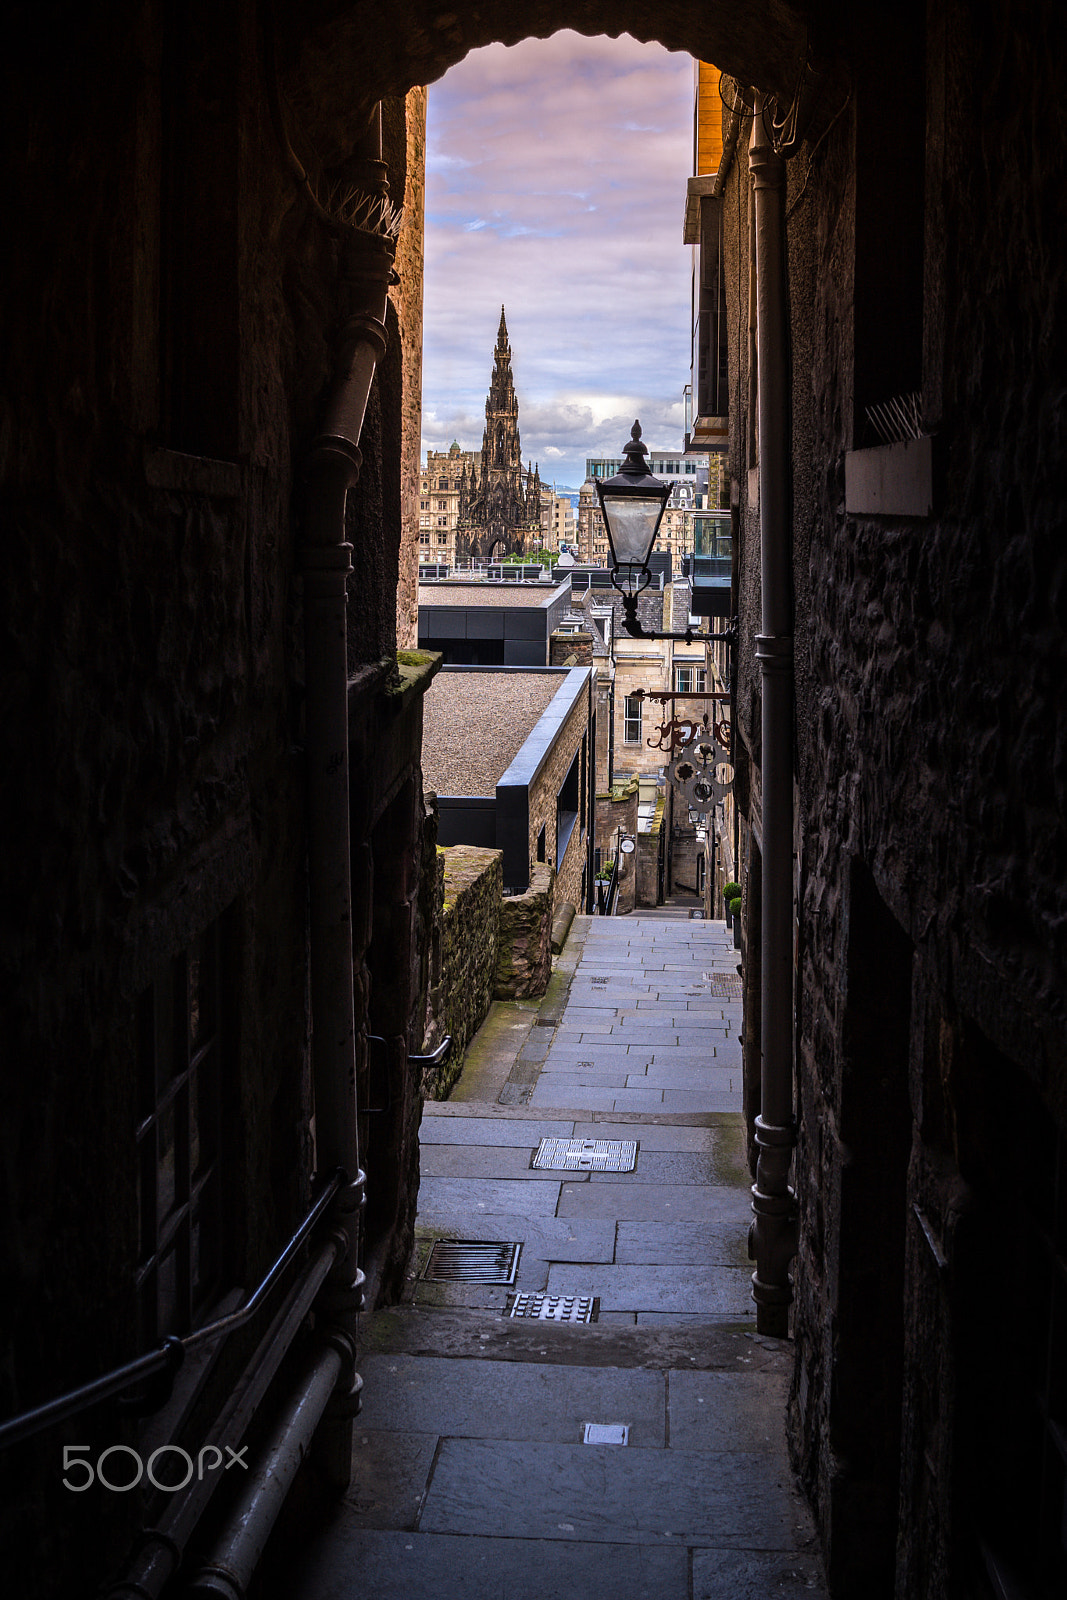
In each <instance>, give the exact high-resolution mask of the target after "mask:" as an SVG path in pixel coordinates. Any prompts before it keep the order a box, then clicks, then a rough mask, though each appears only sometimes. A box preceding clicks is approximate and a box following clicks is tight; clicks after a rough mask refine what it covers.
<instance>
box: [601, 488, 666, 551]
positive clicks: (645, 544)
mask: <svg viewBox="0 0 1067 1600" xmlns="http://www.w3.org/2000/svg"><path fill="white" fill-rule="evenodd" d="M604 515H605V520H606V521H607V524H608V533H609V534H610V536H611V548H612V551H613V553H614V556H615V561H616V564H617V565H618V566H620V567H621V566H637V567H643V566H644V565H645V564H646V563H647V561H648V556H649V551H650V550H651V549H652V541H653V540H654V539H655V537H656V529H657V527H658V526H659V520H660V518H661V516H662V515H663V496H662V495H659V494H655V495H651V494H650V495H626V496H623V495H619V496H617V497H616V496H615V495H611V494H605V496H604Z"/></svg>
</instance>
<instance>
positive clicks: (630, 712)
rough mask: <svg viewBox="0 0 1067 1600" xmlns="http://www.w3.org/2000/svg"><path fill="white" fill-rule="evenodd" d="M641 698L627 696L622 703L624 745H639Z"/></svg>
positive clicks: (633, 695)
mask: <svg viewBox="0 0 1067 1600" xmlns="http://www.w3.org/2000/svg"><path fill="white" fill-rule="evenodd" d="M641 704H642V702H641V696H640V695H639V694H628V695H627V696H626V699H625V701H624V702H623V705H624V710H623V730H622V737H623V743H624V744H640V743H641Z"/></svg>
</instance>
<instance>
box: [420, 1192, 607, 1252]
mask: <svg viewBox="0 0 1067 1600" xmlns="http://www.w3.org/2000/svg"><path fill="white" fill-rule="evenodd" d="M575 1186H576V1187H580V1185H579V1184H576V1185H575ZM558 1195H559V1189H558V1188H557V1187H556V1186H554V1185H553V1184H552V1183H527V1182H526V1181H524V1180H523V1179H519V1178H512V1179H506V1178H505V1179H499V1180H496V1181H494V1180H493V1179H491V1178H430V1177H427V1178H425V1179H423V1181H422V1183H421V1184H420V1185H419V1221H420V1222H421V1223H422V1224H423V1225H424V1226H430V1225H434V1224H435V1223H437V1222H440V1221H446V1222H447V1223H449V1224H451V1221H452V1219H454V1218H456V1217H469V1216H476V1215H477V1214H478V1213H479V1212H484V1213H489V1214H491V1213H499V1212H506V1213H507V1214H509V1215H514V1214H515V1213H520V1214H523V1213H524V1214H527V1215H529V1216H535V1217H551V1216H555V1214H556V1202H557V1199H558ZM457 1237H459V1238H462V1237H463V1235H462V1234H459V1235H458V1236H457Z"/></svg>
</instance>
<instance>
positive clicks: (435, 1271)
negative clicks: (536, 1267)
mask: <svg viewBox="0 0 1067 1600" xmlns="http://www.w3.org/2000/svg"><path fill="white" fill-rule="evenodd" d="M521 1249H522V1244H521V1243H519V1244H512V1243H508V1244H503V1243H501V1244H497V1243H491V1244H487V1243H484V1242H483V1241H482V1240H480V1239H436V1240H435V1241H434V1246H433V1249H432V1250H431V1251H430V1259H429V1260H428V1261H427V1263H426V1270H425V1271H424V1272H423V1277H424V1278H432V1279H433V1280H434V1281H435V1282H437V1283H514V1282H515V1274H516V1272H517V1271H518V1267H519V1251H520V1250H521Z"/></svg>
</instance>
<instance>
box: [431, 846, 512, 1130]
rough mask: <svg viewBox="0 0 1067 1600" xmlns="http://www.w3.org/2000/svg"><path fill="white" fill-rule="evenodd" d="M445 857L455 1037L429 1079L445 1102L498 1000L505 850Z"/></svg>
mask: <svg viewBox="0 0 1067 1600" xmlns="http://www.w3.org/2000/svg"><path fill="white" fill-rule="evenodd" d="M438 853H439V855H440V856H441V858H442V859H443V861H444V884H443V887H444V902H443V905H442V908H441V1012H442V1019H443V1021H442V1028H441V1031H442V1033H450V1034H451V1035H452V1049H451V1051H450V1052H449V1058H448V1061H447V1063H446V1064H445V1066H444V1068H443V1069H442V1070H441V1071H440V1073H439V1074H437V1075H436V1076H435V1078H434V1080H433V1081H432V1082H427V1083H424V1086H423V1088H424V1093H425V1094H426V1097H427V1099H431V1100H446V1099H447V1098H448V1094H449V1091H450V1090H451V1088H452V1085H453V1084H454V1083H455V1081H456V1079H457V1078H458V1077H459V1074H460V1071H461V1070H462V1067H463V1053H464V1051H465V1050H466V1048H467V1046H468V1044H469V1043H470V1041H471V1040H472V1039H473V1037H474V1035H475V1034H476V1033H477V1031H478V1029H479V1027H480V1026H481V1024H482V1021H483V1020H484V1018H485V1015H486V1013H487V1012H488V1010H489V1007H490V1004H491V1003H492V999H493V992H494V988H495V985H496V973H497V961H498V954H499V949H500V907H501V903H502V900H501V895H502V890H503V886H504V871H503V865H502V863H503V854H502V852H501V851H499V850H483V849H481V848H479V847H478V846H476V845H466V844H456V845H450V846H449V847H448V848H447V849H444V848H440V847H439V850H438Z"/></svg>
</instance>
